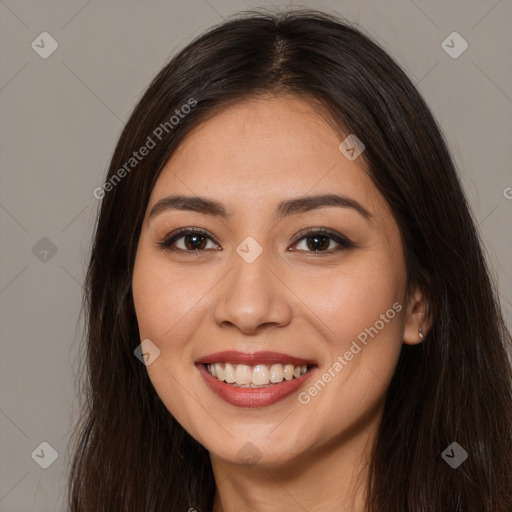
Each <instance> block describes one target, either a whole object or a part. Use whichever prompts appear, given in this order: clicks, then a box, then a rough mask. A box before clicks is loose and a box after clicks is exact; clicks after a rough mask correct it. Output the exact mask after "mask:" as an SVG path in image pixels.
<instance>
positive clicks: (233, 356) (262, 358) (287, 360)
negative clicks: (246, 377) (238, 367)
mask: <svg viewBox="0 0 512 512" xmlns="http://www.w3.org/2000/svg"><path fill="white" fill-rule="evenodd" d="M224 362H225V363H235V364H246V365H249V366H254V365H257V364H279V363H282V364H293V365H294V366H298V365H302V364H308V365H316V364H317V363H316V361H314V360H312V359H303V358H301V357H295V356H291V355H289V354H283V353H280V352H268V351H265V352H253V353H250V354H249V353H246V352H237V351H235V350H225V351H223V352H215V353H213V354H208V355H207V356H204V357H201V358H200V359H198V360H197V361H196V363H202V364H209V363H224Z"/></svg>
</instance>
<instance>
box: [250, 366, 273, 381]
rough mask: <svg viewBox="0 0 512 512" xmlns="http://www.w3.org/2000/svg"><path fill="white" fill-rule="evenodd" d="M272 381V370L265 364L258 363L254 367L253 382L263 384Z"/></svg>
mask: <svg viewBox="0 0 512 512" xmlns="http://www.w3.org/2000/svg"><path fill="white" fill-rule="evenodd" d="M269 382H270V372H269V371H268V366H267V365H265V364H257V365H256V366H255V367H254V368H253V369H252V383H253V384H258V385H260V386H262V385H263V384H268V383H269Z"/></svg>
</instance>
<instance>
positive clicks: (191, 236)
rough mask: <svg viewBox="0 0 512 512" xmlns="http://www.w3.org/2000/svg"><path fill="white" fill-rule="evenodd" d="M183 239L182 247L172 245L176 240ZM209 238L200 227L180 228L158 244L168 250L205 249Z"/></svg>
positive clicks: (190, 250) (191, 250) (187, 250)
mask: <svg viewBox="0 0 512 512" xmlns="http://www.w3.org/2000/svg"><path fill="white" fill-rule="evenodd" d="M181 239H183V243H182V247H174V245H175V243H176V242H177V241H178V240H181ZM208 240H211V239H210V237H209V235H208V234H207V233H206V231H204V230H202V229H182V230H180V231H178V233H175V234H173V235H172V236H170V237H169V238H167V239H165V240H164V241H163V242H161V243H160V244H159V245H160V247H162V248H163V249H166V250H168V251H182V252H193V251H198V252H200V251H203V250H204V249H207V241H208Z"/></svg>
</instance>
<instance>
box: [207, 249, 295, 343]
mask: <svg viewBox="0 0 512 512" xmlns="http://www.w3.org/2000/svg"><path fill="white" fill-rule="evenodd" d="M269 263H270V262H269V258H267V257H266V254H265V251H264V252H263V253H262V254H261V255H260V256H259V257H258V258H257V259H256V260H255V261H253V262H252V263H248V262H247V261H244V259H243V258H241V257H239V256H238V255H236V256H235V258H234V265H233V268H232V269H231V271H230V272H229V273H228V275H227V276H226V279H225V280H224V283H223V286H221V287H219V288H217V291H216V293H217V298H216V304H215V308H214V319H215V322H216V323H217V325H219V326H221V327H225V326H226V325H232V326H235V327H237V328H238V329H239V330H240V331H242V332H243V333H245V334H254V333H257V332H258V333H259V332H261V331H262V330H271V329H273V328H277V327H284V326H286V325H288V324H289V323H290V322H291V319H292V307H291V304H290V298H291V297H292V296H293V293H292V292H291V291H290V289H289V288H288V287H287V286H286V284H285V282H283V279H282V278H281V277H280V276H279V275H278V272H276V271H274V270H273V269H272V268H271V266H270V265H269Z"/></svg>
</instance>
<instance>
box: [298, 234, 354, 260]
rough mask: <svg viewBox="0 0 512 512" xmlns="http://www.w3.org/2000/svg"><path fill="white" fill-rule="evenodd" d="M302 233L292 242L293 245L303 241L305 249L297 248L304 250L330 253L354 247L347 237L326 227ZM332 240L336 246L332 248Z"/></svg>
mask: <svg viewBox="0 0 512 512" xmlns="http://www.w3.org/2000/svg"><path fill="white" fill-rule="evenodd" d="M302 235H303V236H301V238H299V239H298V240H297V241H296V242H294V245H297V244H298V243H299V242H302V241H305V244H304V246H305V249H299V250H301V251H305V252H317V253H320V252H321V253H328V254H330V253H333V252H335V251H339V250H341V249H350V248H353V247H355V245H354V244H353V243H352V242H351V241H350V240H349V239H348V238H346V237H344V236H343V235H340V234H338V233H335V232H332V231H330V230H326V229H314V230H310V231H308V232H306V234H305V235H304V233H302ZM332 242H335V243H336V244H338V246H337V247H334V248H332V247H331V243H332ZM329 247H331V248H329Z"/></svg>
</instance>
